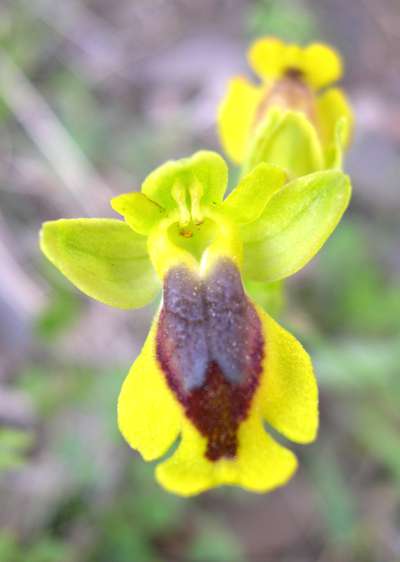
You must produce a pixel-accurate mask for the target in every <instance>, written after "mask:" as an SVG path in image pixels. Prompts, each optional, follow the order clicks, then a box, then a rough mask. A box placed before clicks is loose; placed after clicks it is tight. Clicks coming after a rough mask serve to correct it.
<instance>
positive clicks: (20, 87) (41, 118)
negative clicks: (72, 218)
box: [0, 50, 110, 214]
mask: <svg viewBox="0 0 400 562" xmlns="http://www.w3.org/2000/svg"><path fill="white" fill-rule="evenodd" d="M0 95H1V96H2V97H3V99H4V101H5V103H6V104H7V106H8V107H9V108H10V110H11V111H12V112H13V113H14V115H15V117H16V119H17V120H18V121H19V122H20V124H21V125H22V127H23V128H24V129H25V131H26V133H27V134H28V136H29V137H30V138H31V139H32V140H33V142H34V143H35V144H36V146H37V147H38V149H39V150H40V151H41V153H42V154H43V155H44V156H45V157H46V158H47V160H48V161H49V163H50V164H51V166H52V167H53V169H54V171H55V172H56V174H57V175H58V176H59V178H60V179H61V180H62V182H63V184H64V186H65V187H66V188H67V189H68V191H69V192H70V194H71V195H72V196H73V197H74V199H75V200H76V201H77V203H78V205H79V207H80V208H81V209H82V210H83V211H84V212H85V213H87V214H90V213H91V210H92V209H93V203H92V201H93V196H92V191H93V190H96V196H97V198H98V197H99V194H101V193H103V194H109V193H110V191H109V188H108V186H107V185H106V183H105V182H104V181H103V179H102V178H101V177H100V176H99V174H98V173H97V172H96V170H95V169H94V167H93V166H92V164H91V163H90V162H89V160H88V159H87V157H86V156H85V155H84V153H83V152H82V151H81V149H80V148H79V147H78V145H77V144H76V143H75V142H74V140H73V139H72V138H71V136H70V135H69V134H68V132H67V131H66V129H65V127H64V126H63V125H62V123H61V122H60V120H59V119H58V117H57V115H56V114H55V113H54V111H53V110H52V109H51V108H50V106H49V105H48V104H47V103H46V101H45V100H44V98H43V97H42V96H41V95H40V93H39V92H37V90H36V89H35V87H34V86H33V84H32V83H31V82H30V81H29V80H28V78H27V77H26V76H25V75H24V73H23V72H22V70H21V69H20V68H19V67H18V66H17V65H16V64H15V63H14V61H13V60H12V59H11V58H10V57H9V55H8V54H7V53H6V52H5V51H4V50H0Z"/></svg>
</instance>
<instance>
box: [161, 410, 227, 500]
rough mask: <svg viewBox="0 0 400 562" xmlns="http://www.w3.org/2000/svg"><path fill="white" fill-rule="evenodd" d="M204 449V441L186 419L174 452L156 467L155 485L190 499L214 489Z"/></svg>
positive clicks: (210, 469) (211, 469)
mask: <svg viewBox="0 0 400 562" xmlns="http://www.w3.org/2000/svg"><path fill="white" fill-rule="evenodd" d="M206 447H207V441H206V439H205V438H204V437H203V436H202V435H201V434H200V433H199V432H198V431H197V429H196V428H195V427H194V426H193V425H192V424H191V423H190V422H189V421H187V420H185V423H184V426H183V433H182V441H181V443H180V445H179V447H178V449H177V451H176V452H175V453H174V454H173V455H172V457H170V458H169V459H168V460H166V461H165V462H163V463H162V464H159V465H158V466H157V468H156V478H157V480H158V482H159V483H160V484H161V485H162V486H163V487H164V488H165V489H166V490H168V491H170V492H173V493H175V494H179V495H180V496H192V495H195V494H199V493H200V492H203V491H204V490H207V489H208V488H212V487H213V486H215V485H216V484H217V482H216V480H215V472H214V463H212V462H211V461H209V460H207V458H206V457H205V456H204V455H205V450H206Z"/></svg>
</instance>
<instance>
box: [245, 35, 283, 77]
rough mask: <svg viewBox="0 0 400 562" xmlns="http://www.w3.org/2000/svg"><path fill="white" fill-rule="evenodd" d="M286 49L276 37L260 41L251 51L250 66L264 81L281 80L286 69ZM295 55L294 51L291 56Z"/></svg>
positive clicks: (253, 45) (254, 44)
mask: <svg viewBox="0 0 400 562" xmlns="http://www.w3.org/2000/svg"><path fill="white" fill-rule="evenodd" d="M286 49H287V47H286V45H285V44H284V43H283V42H282V41H280V40H279V39H276V38H274V37H266V38H264V39H259V40H258V41H255V42H254V43H253V44H252V46H251V47H250V49H249V52H248V60H249V64H250V66H251V67H252V69H253V70H254V72H255V73H256V74H258V75H259V76H261V77H262V78H264V79H265V78H266V79H274V78H279V77H281V76H282V72H283V70H284V68H285V53H286ZM293 55H294V52H293V51H292V53H291V56H292V57H293Z"/></svg>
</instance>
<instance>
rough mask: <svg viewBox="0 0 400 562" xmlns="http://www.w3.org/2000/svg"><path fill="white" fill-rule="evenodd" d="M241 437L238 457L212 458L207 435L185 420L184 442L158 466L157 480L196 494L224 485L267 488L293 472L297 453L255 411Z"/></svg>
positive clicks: (178, 491)
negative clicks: (270, 432)
mask: <svg viewBox="0 0 400 562" xmlns="http://www.w3.org/2000/svg"><path fill="white" fill-rule="evenodd" d="M238 438H239V447H238V452H237V457H236V458H234V459H221V460H218V461H216V462H212V461H209V460H208V459H207V458H206V457H205V456H204V453H205V450H206V446H207V443H206V439H205V438H204V437H203V436H202V435H201V434H200V433H199V432H198V431H197V429H196V428H195V427H194V426H193V425H192V424H191V423H190V422H185V427H184V431H183V436H182V442H181V444H180V446H179V447H178V449H177V451H176V452H175V453H174V454H173V455H172V457H171V458H170V459H168V460H167V461H165V462H164V463H162V464H160V465H159V466H158V467H157V469H156V478H157V480H158V481H159V483H160V484H161V485H162V486H163V487H164V488H166V489H167V490H168V491H170V492H173V493H175V494H178V495H181V496H192V495H196V494H199V493H201V492H204V491H205V490H208V489H210V488H214V487H216V486H220V485H235V486H241V487H243V488H245V489H248V490H250V491H253V492H267V491H270V490H272V489H274V488H276V487H278V486H282V485H283V484H285V483H286V482H287V480H288V479H289V478H290V477H291V476H292V475H293V473H294V471H295V470H296V467H297V460H296V457H295V455H294V454H293V453H292V452H291V451H289V450H288V449H286V448H285V447H282V446H281V445H279V444H278V443H277V442H276V441H275V440H274V439H273V438H272V437H270V436H269V435H268V434H267V433H266V431H265V430H264V428H263V425H262V423H261V419H260V418H257V417H256V416H255V415H252V416H251V417H250V418H249V419H248V420H247V421H245V422H243V423H242V424H241V426H240V427H239V434H238Z"/></svg>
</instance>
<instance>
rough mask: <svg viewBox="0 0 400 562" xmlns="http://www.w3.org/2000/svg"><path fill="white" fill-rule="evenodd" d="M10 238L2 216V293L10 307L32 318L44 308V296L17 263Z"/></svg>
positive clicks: (0, 254) (0, 248) (0, 218)
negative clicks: (12, 306)
mask: <svg viewBox="0 0 400 562" xmlns="http://www.w3.org/2000/svg"><path fill="white" fill-rule="evenodd" d="M10 238H11V236H10V235H9V234H8V232H7V230H6V227H5V225H4V223H3V218H2V216H1V214H0V263H1V274H0V283H1V293H2V294H3V295H5V296H6V298H7V302H8V303H9V304H10V305H14V306H15V307H16V308H17V309H18V310H19V311H21V312H22V313H23V314H24V315H26V316H28V317H32V316H34V315H35V314H36V313H38V312H39V310H40V309H41V307H42V306H43V304H44V294H43V292H42V291H41V290H40V288H39V287H38V286H37V285H36V284H35V283H34V282H33V281H32V280H31V279H30V278H29V277H28V275H27V274H26V273H25V271H24V270H23V269H22V268H21V266H20V265H19V263H18V262H17V259H16V257H15V256H14V255H13V253H12V249H13V248H14V244H12V243H11V240H10Z"/></svg>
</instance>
